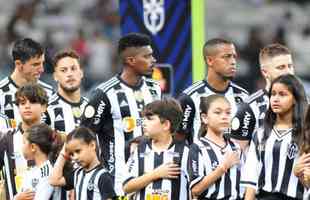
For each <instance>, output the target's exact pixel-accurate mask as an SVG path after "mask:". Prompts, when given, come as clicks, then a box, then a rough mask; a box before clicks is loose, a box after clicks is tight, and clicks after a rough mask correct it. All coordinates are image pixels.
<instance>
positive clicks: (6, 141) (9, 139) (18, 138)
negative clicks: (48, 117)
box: [0, 84, 48, 199]
mask: <svg viewBox="0 0 310 200" xmlns="http://www.w3.org/2000/svg"><path fill="white" fill-rule="evenodd" d="M15 99H16V105H17V107H18V110H19V112H20V115H21V118H22V122H21V123H20V124H19V125H18V126H17V127H16V128H11V129H8V130H6V131H3V130H2V132H0V168H2V167H3V166H4V169H5V170H4V173H5V178H6V180H5V181H6V191H7V199H13V196H14V195H15V194H16V193H17V192H20V191H19V190H20V186H21V185H22V181H23V176H24V174H25V172H26V170H27V168H28V163H27V161H26V160H25V158H24V157H23V155H22V148H21V146H22V143H23V133H24V131H25V130H27V129H28V128H30V127H31V126H32V125H35V124H40V123H41V115H42V114H43V113H44V112H45V111H46V106H47V102H48V96H47V94H46V91H45V90H44V89H43V88H42V87H41V86H40V85H38V84H29V85H25V86H22V87H20V88H19V89H18V91H17V92H16V94H15ZM25 197H28V198H31V197H34V192H33V191H23V192H21V193H19V194H18V197H15V198H14V199H23V198H25Z"/></svg>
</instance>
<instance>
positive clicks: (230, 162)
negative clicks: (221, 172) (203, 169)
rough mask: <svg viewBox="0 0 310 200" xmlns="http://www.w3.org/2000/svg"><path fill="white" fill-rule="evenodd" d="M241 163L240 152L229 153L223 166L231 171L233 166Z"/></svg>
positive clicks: (226, 154)
mask: <svg viewBox="0 0 310 200" xmlns="http://www.w3.org/2000/svg"><path fill="white" fill-rule="evenodd" d="M239 163H240V152H239V151H227V152H226V153H225V155H224V160H223V163H222V165H223V166H224V167H225V168H226V170H228V169H230V168H231V167H232V166H234V165H237V164H239Z"/></svg>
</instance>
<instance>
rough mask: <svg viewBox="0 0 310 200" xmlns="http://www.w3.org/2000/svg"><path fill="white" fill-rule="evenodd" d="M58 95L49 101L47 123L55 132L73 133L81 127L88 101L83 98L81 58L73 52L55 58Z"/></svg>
mask: <svg viewBox="0 0 310 200" xmlns="http://www.w3.org/2000/svg"><path fill="white" fill-rule="evenodd" d="M53 75H54V79H55V81H56V82H57V93H56V94H54V95H53V96H52V97H51V98H50V101H49V104H48V107H47V116H46V118H45V120H44V121H45V122H46V123H47V124H49V125H51V127H52V128H53V129H55V130H58V131H63V132H66V133H69V132H71V131H72V130H73V129H75V128H76V127H77V126H79V125H80V122H81V116H82V113H83V111H84V108H85V106H86V104H87V99H86V98H85V97H82V96H81V81H82V78H83V75H84V72H83V69H82V68H81V66H80V62H79V56H78V55H77V54H76V53H75V52H74V51H71V50H68V51H61V52H58V53H57V54H56V56H55V58H54V74H53Z"/></svg>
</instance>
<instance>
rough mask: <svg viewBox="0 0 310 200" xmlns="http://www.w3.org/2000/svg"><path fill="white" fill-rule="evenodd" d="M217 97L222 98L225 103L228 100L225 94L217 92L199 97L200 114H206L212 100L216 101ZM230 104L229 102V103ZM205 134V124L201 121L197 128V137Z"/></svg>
mask: <svg viewBox="0 0 310 200" xmlns="http://www.w3.org/2000/svg"><path fill="white" fill-rule="evenodd" d="M218 99H224V100H225V101H226V102H227V103H229V101H228V100H227V99H226V98H225V96H223V95H219V94H211V95H209V96H207V97H200V105H199V107H200V115H201V114H202V113H204V114H207V113H208V111H209V109H210V106H211V104H212V103H213V102H215V101H217V100H218ZM229 104H230V103H229ZM206 134H207V126H206V124H203V123H202V121H201V126H200V129H199V134H198V135H199V137H204V136H205V135H206Z"/></svg>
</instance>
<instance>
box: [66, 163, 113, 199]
mask: <svg viewBox="0 0 310 200" xmlns="http://www.w3.org/2000/svg"><path fill="white" fill-rule="evenodd" d="M67 175H68V176H67V177H65V179H66V184H67V186H69V187H71V188H73V187H74V193H75V199H76V200H101V199H108V198H110V199H113V198H114V197H116V194H115V192H114V189H113V185H112V178H111V175H110V174H109V173H108V171H107V170H106V169H105V168H104V167H103V166H101V165H98V166H97V167H95V168H93V169H91V170H90V171H85V170H84V169H83V168H82V167H78V168H76V169H75V170H74V171H73V173H71V174H70V173H68V174H67ZM72 186H73V187H72Z"/></svg>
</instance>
